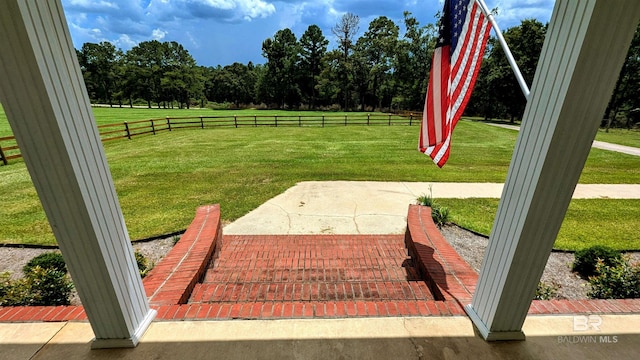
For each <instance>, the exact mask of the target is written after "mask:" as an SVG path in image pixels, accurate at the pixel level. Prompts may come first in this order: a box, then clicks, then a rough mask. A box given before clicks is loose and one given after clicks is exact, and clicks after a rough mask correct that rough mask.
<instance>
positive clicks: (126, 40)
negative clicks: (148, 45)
mask: <svg viewBox="0 0 640 360" xmlns="http://www.w3.org/2000/svg"><path fill="white" fill-rule="evenodd" d="M112 42H113V44H114V45H115V46H117V47H119V48H123V49H130V48H132V47H134V46H136V45H138V42H137V41H134V40H132V39H131V38H130V37H129V35H127V34H122V35H120V37H119V38H118V39H117V40H115V41H112Z"/></svg>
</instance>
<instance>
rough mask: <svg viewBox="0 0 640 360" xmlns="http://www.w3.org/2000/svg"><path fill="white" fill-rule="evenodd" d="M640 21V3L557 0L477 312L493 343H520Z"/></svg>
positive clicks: (493, 234)
mask: <svg viewBox="0 0 640 360" xmlns="http://www.w3.org/2000/svg"><path fill="white" fill-rule="evenodd" d="M639 20H640V1H636V0H621V1H615V2H611V1H605V0H584V1H583V0H581V1H573V0H557V1H556V5H555V8H554V11H553V15H552V19H551V22H550V25H549V29H548V31H547V37H546V40H545V44H544V47H543V49H542V54H541V57H540V61H539V63H538V68H537V70H536V75H535V80H534V82H533V86H532V91H531V95H532V96H531V98H530V101H529V103H528V104H527V107H526V110H525V114H524V117H523V120H522V128H521V131H520V134H519V137H518V140H517V143H516V147H515V150H514V155H513V159H512V161H511V165H510V168H509V173H508V176H507V180H506V183H505V188H504V190H503V195H502V198H501V201H500V205H499V207H498V213H497V216H496V220H495V222H494V226H493V229H492V232H491V238H490V240H489V246H488V248H487V251H486V253H485V258H484V261H483V265H482V268H481V272H480V279H479V282H478V286H477V288H476V293H475V294H474V297H473V301H472V304H471V305H470V306H468V307H467V312H468V313H469V315H470V316H471V318H472V319H473V320H474V323H475V324H476V326H477V327H478V329H479V330H480V332H481V333H482V334H483V336H484V337H485V338H487V339H489V340H491V339H517V338H522V333H521V329H522V324H523V322H524V319H525V316H526V314H527V311H528V309H529V306H530V305H531V300H532V298H533V296H534V293H535V289H536V285H537V283H538V281H539V279H540V276H541V275H542V272H543V270H544V266H545V264H546V262H547V259H548V257H549V254H550V252H551V249H552V247H553V243H554V241H555V239H556V236H557V234H558V231H559V229H560V225H561V224H562V220H563V218H564V215H565V212H566V210H567V207H568V205H569V202H570V200H571V195H572V194H573V191H574V189H575V186H576V184H577V182H578V179H579V177H580V174H581V172H582V168H583V167H584V164H585V161H586V159H587V156H588V155H589V151H590V148H591V142H592V141H593V139H594V137H595V134H596V132H597V129H598V126H599V124H600V120H601V119H602V114H603V113H604V110H605V107H606V105H607V102H608V101H609V98H610V96H611V93H612V91H613V87H614V85H615V82H616V80H617V77H618V74H619V72H620V69H621V67H622V64H623V62H624V57H625V55H626V53H627V50H628V48H629V44H630V42H631V38H632V37H633V34H634V31H635V29H636V26H637V24H638V21H639Z"/></svg>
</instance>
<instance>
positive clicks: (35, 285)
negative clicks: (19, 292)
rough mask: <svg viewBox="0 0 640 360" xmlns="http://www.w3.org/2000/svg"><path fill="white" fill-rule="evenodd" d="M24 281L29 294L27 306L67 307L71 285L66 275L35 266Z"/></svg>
mask: <svg viewBox="0 0 640 360" xmlns="http://www.w3.org/2000/svg"><path fill="white" fill-rule="evenodd" d="M24 279H25V280H26V282H27V284H26V286H27V287H28V288H29V289H30V292H31V295H30V297H31V299H30V302H31V303H30V304H29V305H43V306H50V305H69V297H70V295H71V290H72V289H73V284H72V283H71V281H70V280H69V278H67V274H66V273H64V272H62V271H58V270H55V269H46V268H42V267H40V266H36V267H34V268H32V269H31V271H29V272H28V273H27V274H25V278H24Z"/></svg>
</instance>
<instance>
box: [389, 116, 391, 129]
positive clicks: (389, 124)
mask: <svg viewBox="0 0 640 360" xmlns="http://www.w3.org/2000/svg"><path fill="white" fill-rule="evenodd" d="M389 126H391V114H389Z"/></svg>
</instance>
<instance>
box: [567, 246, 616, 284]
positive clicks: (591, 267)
mask: <svg viewBox="0 0 640 360" xmlns="http://www.w3.org/2000/svg"><path fill="white" fill-rule="evenodd" d="M620 259H621V256H620V252H618V251H617V250H614V249H612V248H610V247H607V246H600V245H596V246H592V247H589V248H586V249H582V250H579V251H576V253H575V259H574V261H573V268H572V270H573V271H575V272H577V273H578V274H580V276H582V277H583V278H585V279H586V278H588V277H589V276H593V275H596V274H597V270H596V265H597V264H598V260H602V262H603V263H604V264H605V265H607V266H613V265H615V264H617V263H618V262H619V261H620Z"/></svg>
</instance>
